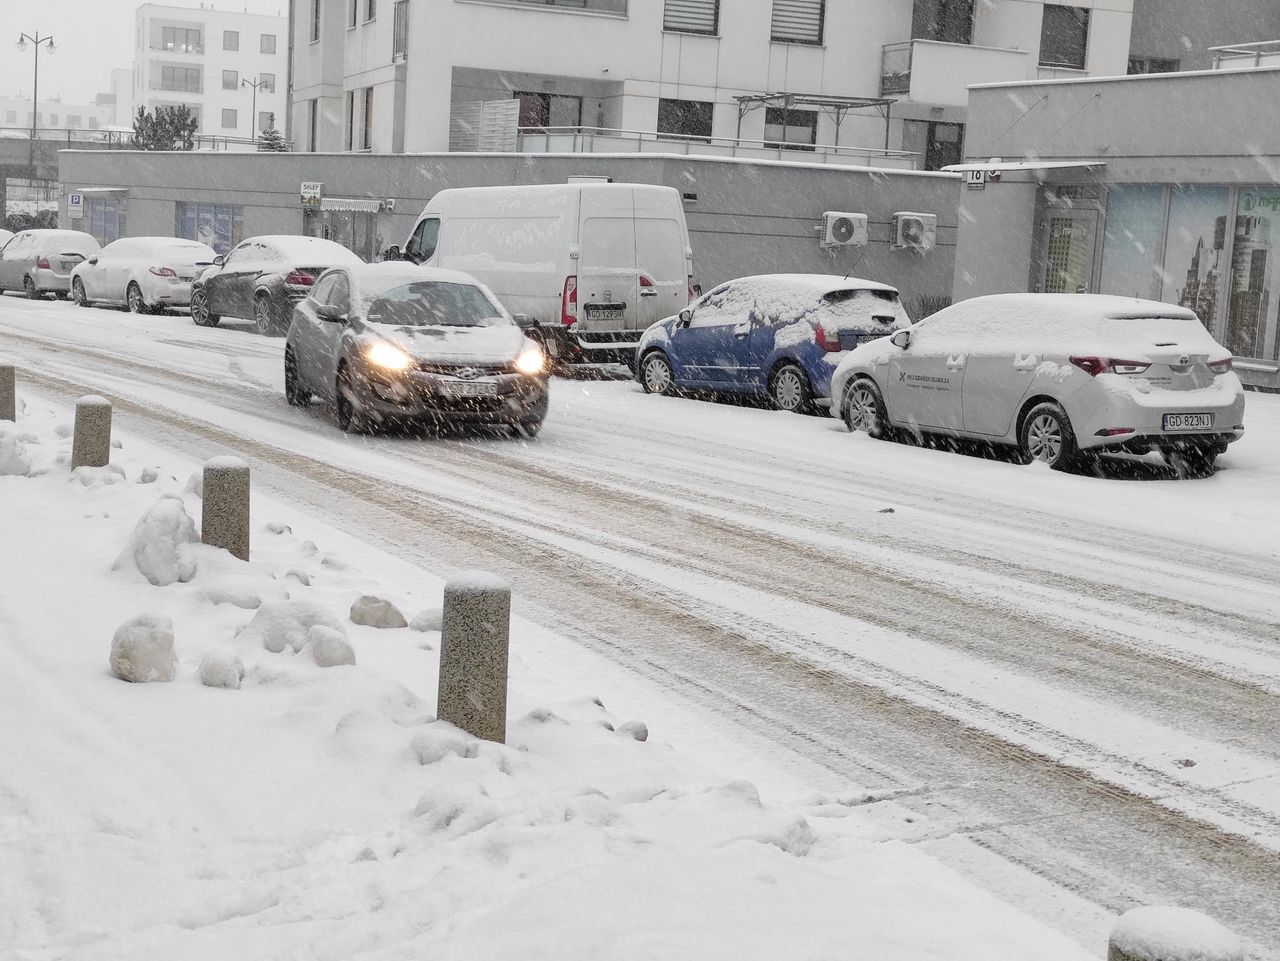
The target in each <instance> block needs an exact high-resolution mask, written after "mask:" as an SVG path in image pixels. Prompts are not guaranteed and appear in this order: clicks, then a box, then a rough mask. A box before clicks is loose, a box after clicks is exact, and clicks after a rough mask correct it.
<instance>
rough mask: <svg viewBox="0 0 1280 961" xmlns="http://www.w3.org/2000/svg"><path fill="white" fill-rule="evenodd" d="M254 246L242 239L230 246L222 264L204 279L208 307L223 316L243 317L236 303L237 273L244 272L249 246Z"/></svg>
mask: <svg viewBox="0 0 1280 961" xmlns="http://www.w3.org/2000/svg"><path fill="white" fill-rule="evenodd" d="M253 246H255V244H254V242H253V241H251V240H246V241H243V242H242V243H240V244H237V245H236V246H235V247H233V248H231V252H230V253H229V254H227V257H226V259H225V260H224V261H223V262H222V266H221V267H219V268H218V270H217V271H216V272H215V273H214V274H213V276H211V277H210V278H209V279H208V280H207V281H205V290H206V291H207V293H208V296H209V309H210V310H211V311H212V312H213V313H215V314H219V315H222V316H225V317H243V316H244V314H243V313H241V312H239V310H240V308H239V305H238V303H237V297H238V292H237V288H236V282H237V275H239V274H241V273H243V272H244V270H245V268H246V267H247V265H248V262H249V257H250V248H251V247H253Z"/></svg>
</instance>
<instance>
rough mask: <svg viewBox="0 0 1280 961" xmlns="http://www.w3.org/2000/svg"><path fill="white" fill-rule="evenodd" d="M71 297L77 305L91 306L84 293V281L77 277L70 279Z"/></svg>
mask: <svg viewBox="0 0 1280 961" xmlns="http://www.w3.org/2000/svg"><path fill="white" fill-rule="evenodd" d="M71 298H72V300H74V301H75V302H76V306H77V307H92V306H93V304H91V303H90V302H89V298H88V297H86V296H85V293H84V283H83V282H82V281H81V280H80V278H79V277H77V278H76V279H75V280H73V281H71Z"/></svg>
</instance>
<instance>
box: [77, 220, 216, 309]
mask: <svg viewBox="0 0 1280 961" xmlns="http://www.w3.org/2000/svg"><path fill="white" fill-rule="evenodd" d="M216 256H217V254H215V253H214V251H213V248H212V247H210V246H208V245H207V244H202V243H200V242H199V241H197V240H178V239H175V238H173V237H126V238H124V239H122V240H117V241H114V242H113V243H109V244H107V245H106V246H105V247H103V248H102V249H101V250H100V251H98V252H97V253H96V254H94V255H93V256H92V257H90V258H89V259H88V260H86V261H84V262H83V263H82V264H80V265H79V266H78V267H76V268H75V269H74V270H73V271H72V272H71V294H72V297H74V298H75V302H76V303H77V304H79V305H80V306H81V307H90V306H92V305H93V304H120V305H123V306H125V307H128V308H129V310H131V311H132V312H133V313H135V314H141V313H146V312H147V311H149V310H162V309H164V308H165V307H186V306H187V305H188V304H190V303H191V282H192V281H193V280H195V278H196V274H198V273H199V272H200V271H201V269H202V268H203V267H205V266H208V265H209V264H211V263H213V258H214V257H216Z"/></svg>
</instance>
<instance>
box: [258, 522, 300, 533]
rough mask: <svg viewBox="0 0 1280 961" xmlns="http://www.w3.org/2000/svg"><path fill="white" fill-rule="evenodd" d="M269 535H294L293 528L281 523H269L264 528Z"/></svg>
mask: <svg viewBox="0 0 1280 961" xmlns="http://www.w3.org/2000/svg"><path fill="white" fill-rule="evenodd" d="M264 529H265V530H266V532H267V533H268V534H292V533H293V528H292V527H290V526H289V525H288V524H282V523H281V522H280V521H268V522H267V523H266V525H265V526H264Z"/></svg>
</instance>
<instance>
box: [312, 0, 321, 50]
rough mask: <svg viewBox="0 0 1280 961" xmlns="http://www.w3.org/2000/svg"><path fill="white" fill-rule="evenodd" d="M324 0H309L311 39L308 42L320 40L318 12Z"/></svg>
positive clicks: (319, 12)
mask: <svg viewBox="0 0 1280 961" xmlns="http://www.w3.org/2000/svg"><path fill="white" fill-rule="evenodd" d="M323 5H324V0H311V39H310V40H309V41H308V43H319V42H320V19H321V17H320V14H321V8H322V7H323Z"/></svg>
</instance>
